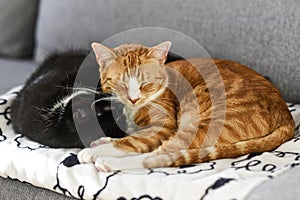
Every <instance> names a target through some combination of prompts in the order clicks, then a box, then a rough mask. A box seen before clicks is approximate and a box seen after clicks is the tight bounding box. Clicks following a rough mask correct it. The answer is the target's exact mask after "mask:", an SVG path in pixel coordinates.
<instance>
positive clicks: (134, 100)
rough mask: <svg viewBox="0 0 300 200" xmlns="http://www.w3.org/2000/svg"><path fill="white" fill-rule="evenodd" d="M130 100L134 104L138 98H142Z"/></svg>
mask: <svg viewBox="0 0 300 200" xmlns="http://www.w3.org/2000/svg"><path fill="white" fill-rule="evenodd" d="M129 100H130V102H131V103H132V104H135V103H136V102H137V101H138V100H140V98H137V99H129Z"/></svg>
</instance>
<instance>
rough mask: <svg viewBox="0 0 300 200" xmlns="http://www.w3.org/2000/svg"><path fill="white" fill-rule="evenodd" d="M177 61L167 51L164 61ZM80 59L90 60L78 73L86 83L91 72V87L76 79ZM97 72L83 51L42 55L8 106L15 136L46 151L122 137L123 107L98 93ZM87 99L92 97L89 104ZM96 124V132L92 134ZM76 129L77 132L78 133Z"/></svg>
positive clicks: (81, 146)
mask: <svg viewBox="0 0 300 200" xmlns="http://www.w3.org/2000/svg"><path fill="white" fill-rule="evenodd" d="M180 59H182V58H181V57H180V56H177V55H175V54H173V53H171V52H170V53H169V54H168V60H167V62H171V61H174V60H180ZM84 61H90V62H86V63H87V67H88V68H89V69H90V70H88V72H86V71H84V73H85V74H84V78H86V79H87V80H88V79H90V77H91V76H92V75H93V74H95V75H96V81H97V82H96V85H92V84H87V83H85V82H84V83H82V82H79V81H76V77H77V75H78V71H79V70H80V69H81V67H82V64H83V62H84ZM98 73H99V71H98V66H97V62H96V61H95V58H94V57H93V54H90V52H89V51H84V50H76V51H75V50H73V51H65V52H60V53H54V54H51V55H50V56H48V57H47V58H46V59H45V60H44V62H42V63H41V64H40V65H39V67H38V68H37V69H36V70H35V71H34V72H33V73H32V74H31V76H30V77H29V78H28V80H27V81H26V83H25V85H24V87H23V88H22V89H21V91H20V92H19V93H18V95H17V97H16V99H15V100H14V101H13V103H12V106H11V118H12V125H13V129H14V130H15V132H16V133H20V134H23V135H24V136H26V137H28V138H30V139H31V140H33V141H36V142H38V143H40V144H42V145H46V146H49V147H52V148H75V147H77V148H83V147H85V146H87V145H89V144H90V142H91V141H93V140H96V139H97V138H99V137H101V136H102V137H103V136H107V137H113V138H121V137H124V136H126V133H125V131H124V130H126V129H127V126H126V119H125V116H124V114H123V107H124V106H123V104H121V103H120V102H118V101H114V102H112V101H111V100H110V97H111V94H108V93H105V92H103V91H102V88H101V87H100V85H99V83H98V82H99V78H98V77H99V75H98ZM97 83H98V85H97ZM87 99H92V101H91V103H89V102H88V101H87ZM92 103H93V104H92ZM91 104H92V105H91ZM114 116H117V117H114ZM93 118H95V119H96V123H93V121H92V120H91V119H93ZM76 123H77V124H76ZM99 125H100V126H101V129H102V130H101V131H102V132H101V133H98V132H96V131H95V130H97V129H96V128H95V126H99ZM78 127H80V128H81V129H82V130H81V131H80V132H81V134H79V131H78V130H77V129H78ZM86 133H88V134H86Z"/></svg>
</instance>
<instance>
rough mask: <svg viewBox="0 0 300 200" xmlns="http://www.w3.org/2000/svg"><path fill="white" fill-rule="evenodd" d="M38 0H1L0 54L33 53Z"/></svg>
mask: <svg viewBox="0 0 300 200" xmlns="http://www.w3.org/2000/svg"><path fill="white" fill-rule="evenodd" d="M37 9H38V0H30V1H29V0H27V1H26V0H21V1H11V0H1V1H0V55H1V56H11V57H28V56H30V55H32V52H33V45H34V28H35V21H36V14H37Z"/></svg>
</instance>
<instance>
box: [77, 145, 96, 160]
mask: <svg viewBox="0 0 300 200" xmlns="http://www.w3.org/2000/svg"><path fill="white" fill-rule="evenodd" d="M77 158H78V160H79V162H80V163H93V162H94V157H93V154H92V152H91V151H90V149H89V148H86V149H82V150H81V151H80V152H79V153H78V155H77Z"/></svg>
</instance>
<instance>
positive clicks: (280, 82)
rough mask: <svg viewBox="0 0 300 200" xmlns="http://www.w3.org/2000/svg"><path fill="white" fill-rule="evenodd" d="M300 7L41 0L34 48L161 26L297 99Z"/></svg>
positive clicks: (276, 0) (210, 1) (217, 1)
mask: <svg viewBox="0 0 300 200" xmlns="http://www.w3.org/2000/svg"><path fill="white" fill-rule="evenodd" d="M299 7H300V2H299V1H293V0H287V1H281V0H265V1H261V0H245V1H239V0H228V1H223V0H203V1H197V0H186V1H181V0H173V1H160V0H153V1H147V0H128V1H119V0H90V1H89V2H88V3H87V2H85V1H80V0H64V1H60V0H51V1H47V0H42V1H41V7H40V8H41V9H40V15H39V19H38V29H37V48H36V51H35V54H36V59H37V60H38V61H41V60H43V58H44V57H45V55H47V54H49V53H51V52H53V51H55V50H62V49H68V48H86V49H90V43H91V42H92V41H102V40H105V39H106V38H108V37H110V36H112V35H114V34H117V33H119V32H121V31H125V30H128V29H131V28H137V27H145V26H158V27H165V28H170V29H173V30H177V31H180V32H182V33H184V34H186V35H188V36H190V37H192V38H193V39H195V40H196V41H198V42H199V43H200V44H202V45H203V47H204V48H205V49H206V50H207V51H208V53H209V54H210V56H211V57H216V58H222V59H229V60H235V61H238V62H240V63H242V64H245V65H247V66H249V67H251V68H253V69H254V70H256V71H258V72H259V73H261V74H262V75H264V76H267V77H269V78H270V80H271V81H272V82H273V83H274V84H275V85H276V87H278V88H279V90H280V91H281V93H282V94H283V96H284V98H285V100H286V101H289V102H298V103H300V85H299V84H298V83H299V82H300V63H299V58H298V57H299V51H300V39H299V34H298V33H299V32H300V9H299ZM170 40H171V39H170ZM190 51H193V49H190Z"/></svg>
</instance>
